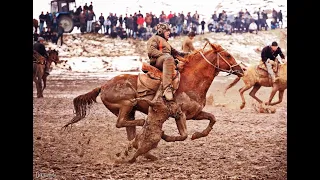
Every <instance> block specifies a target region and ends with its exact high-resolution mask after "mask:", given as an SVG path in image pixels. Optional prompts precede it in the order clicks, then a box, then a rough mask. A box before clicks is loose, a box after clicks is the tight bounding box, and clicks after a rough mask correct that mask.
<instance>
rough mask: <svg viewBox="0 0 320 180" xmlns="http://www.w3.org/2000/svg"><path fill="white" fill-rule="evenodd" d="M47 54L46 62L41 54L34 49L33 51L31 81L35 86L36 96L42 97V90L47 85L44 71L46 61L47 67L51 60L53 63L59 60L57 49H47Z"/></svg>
mask: <svg viewBox="0 0 320 180" xmlns="http://www.w3.org/2000/svg"><path fill="white" fill-rule="evenodd" d="M48 55H49V58H48V59H47V62H46V60H45V58H44V57H43V56H41V55H40V54H39V53H37V52H36V51H33V81H34V82H35V84H36V88H37V98H42V97H43V90H44V89H45V88H46V86H47V76H48V75H47V74H45V72H44V69H45V66H46V63H48V67H49V68H50V65H51V63H52V62H54V63H55V64H57V63H58V62H59V52H58V51H57V50H49V51H48ZM42 81H43V87H42Z"/></svg>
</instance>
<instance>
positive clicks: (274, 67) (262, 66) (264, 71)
mask: <svg viewBox="0 0 320 180" xmlns="http://www.w3.org/2000/svg"><path fill="white" fill-rule="evenodd" d="M271 65H272V70H273V72H274V74H275V75H276V76H277V75H278V69H279V62H278V61H277V60H275V61H274V63H271ZM256 70H257V72H258V74H259V75H260V76H266V75H268V70H267V67H266V65H265V64H264V63H263V62H262V61H260V62H259V64H258V65H257V68H256Z"/></svg>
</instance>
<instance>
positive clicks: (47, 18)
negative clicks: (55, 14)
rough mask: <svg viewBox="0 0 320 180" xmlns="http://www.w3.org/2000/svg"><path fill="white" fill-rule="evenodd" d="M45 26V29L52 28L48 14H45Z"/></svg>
mask: <svg viewBox="0 0 320 180" xmlns="http://www.w3.org/2000/svg"><path fill="white" fill-rule="evenodd" d="M46 25H47V28H52V17H51V14H50V13H49V12H47V14H46Z"/></svg>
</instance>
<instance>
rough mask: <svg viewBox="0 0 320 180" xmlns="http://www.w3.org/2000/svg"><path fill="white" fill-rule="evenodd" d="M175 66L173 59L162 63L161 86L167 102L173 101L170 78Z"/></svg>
mask: <svg viewBox="0 0 320 180" xmlns="http://www.w3.org/2000/svg"><path fill="white" fill-rule="evenodd" d="M174 69H175V64H174V59H173V58H168V59H166V60H165V61H164V62H163V70H162V83H163V84H162V86H163V89H164V92H163V96H164V97H165V98H166V100H167V101H171V100H173V86H172V76H173V74H174Z"/></svg>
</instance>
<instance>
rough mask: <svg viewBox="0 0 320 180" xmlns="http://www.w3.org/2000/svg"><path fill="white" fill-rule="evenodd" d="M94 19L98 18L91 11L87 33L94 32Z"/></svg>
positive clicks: (88, 17)
mask: <svg viewBox="0 0 320 180" xmlns="http://www.w3.org/2000/svg"><path fill="white" fill-rule="evenodd" d="M93 17H96V16H95V14H94V12H93V11H90V10H89V12H88V16H87V33H90V32H91V31H92V22H93Z"/></svg>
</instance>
